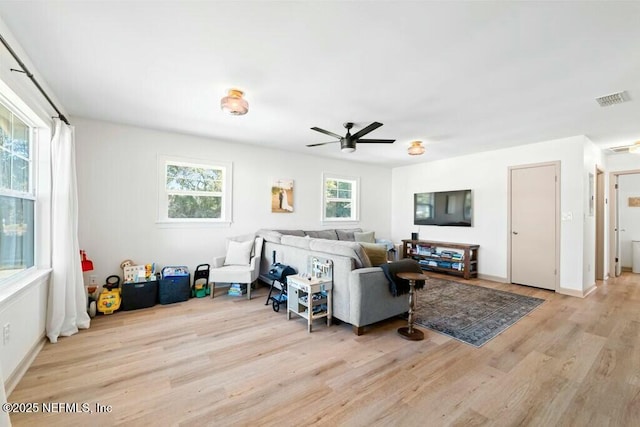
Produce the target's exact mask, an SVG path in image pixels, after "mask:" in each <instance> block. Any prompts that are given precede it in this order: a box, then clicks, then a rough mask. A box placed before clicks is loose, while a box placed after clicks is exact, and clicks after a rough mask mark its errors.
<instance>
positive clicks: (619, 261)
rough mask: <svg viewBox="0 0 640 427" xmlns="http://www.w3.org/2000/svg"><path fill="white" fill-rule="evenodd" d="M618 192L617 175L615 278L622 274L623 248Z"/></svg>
mask: <svg viewBox="0 0 640 427" xmlns="http://www.w3.org/2000/svg"><path fill="white" fill-rule="evenodd" d="M618 196H619V192H618V175H616V183H615V196H614V198H615V202H614V203H615V206H616V208H615V209H616V215H615V237H614V239H615V245H616V254H615V272H614V274H615V276H616V277H618V276H620V275H621V274H622V259H621V258H622V248H621V243H620V197H618Z"/></svg>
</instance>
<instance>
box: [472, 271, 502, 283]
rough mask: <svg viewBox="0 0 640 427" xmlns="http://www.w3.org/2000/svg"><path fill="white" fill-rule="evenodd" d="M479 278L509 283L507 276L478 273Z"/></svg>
mask: <svg viewBox="0 0 640 427" xmlns="http://www.w3.org/2000/svg"><path fill="white" fill-rule="evenodd" d="M478 279H482V280H491V281H492V282H498V283H509V282H508V280H507V278H506V277H500V276H492V275H490V274H480V273H478Z"/></svg>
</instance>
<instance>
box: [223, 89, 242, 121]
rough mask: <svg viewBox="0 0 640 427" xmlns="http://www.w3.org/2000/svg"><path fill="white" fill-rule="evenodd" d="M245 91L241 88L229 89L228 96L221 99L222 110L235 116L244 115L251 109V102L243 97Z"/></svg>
mask: <svg viewBox="0 0 640 427" xmlns="http://www.w3.org/2000/svg"><path fill="white" fill-rule="evenodd" d="M243 96H244V92H242V91H241V90H240V89H229V93H228V95H227V96H225V97H224V98H222V99H221V100H220V108H221V109H222V111H224V112H226V113H229V114H231V115H233V116H243V115H245V114H247V112H248V111H249V103H248V102H247V100H246V99H244V98H243Z"/></svg>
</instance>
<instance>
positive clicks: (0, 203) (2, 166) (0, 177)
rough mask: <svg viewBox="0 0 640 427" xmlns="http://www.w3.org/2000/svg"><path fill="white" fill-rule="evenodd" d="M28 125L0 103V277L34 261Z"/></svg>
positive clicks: (30, 133) (31, 163)
mask: <svg viewBox="0 0 640 427" xmlns="http://www.w3.org/2000/svg"><path fill="white" fill-rule="evenodd" d="M32 165H33V159H32V128H31V127H30V126H29V125H27V123H25V121H24V120H22V119H21V118H20V117H18V116H17V115H16V113H15V112H14V111H13V110H12V109H10V108H9V107H7V106H5V105H4V104H2V103H0V221H1V222H2V224H1V227H2V229H1V230H0V281H2V279H4V278H6V277H9V276H11V275H13V274H15V273H17V272H20V271H22V270H25V269H27V268H29V267H33V265H34V253H35V250H34V249H35V248H34V240H35V233H34V223H35V221H34V211H35V199H36V198H35V191H34V185H33V170H32Z"/></svg>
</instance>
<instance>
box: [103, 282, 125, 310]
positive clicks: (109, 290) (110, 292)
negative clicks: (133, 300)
mask: <svg viewBox="0 0 640 427" xmlns="http://www.w3.org/2000/svg"><path fill="white" fill-rule="evenodd" d="M106 282H107V283H106V284H105V285H104V286H103V287H102V288H103V289H102V292H101V293H100V296H98V304H97V306H98V307H97V309H98V311H99V312H100V313H103V314H112V313H113V312H114V311H116V310H117V309H119V308H120V303H121V302H122V298H121V296H120V276H116V275H113V276H109V277H107V280H106Z"/></svg>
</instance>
